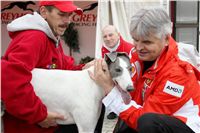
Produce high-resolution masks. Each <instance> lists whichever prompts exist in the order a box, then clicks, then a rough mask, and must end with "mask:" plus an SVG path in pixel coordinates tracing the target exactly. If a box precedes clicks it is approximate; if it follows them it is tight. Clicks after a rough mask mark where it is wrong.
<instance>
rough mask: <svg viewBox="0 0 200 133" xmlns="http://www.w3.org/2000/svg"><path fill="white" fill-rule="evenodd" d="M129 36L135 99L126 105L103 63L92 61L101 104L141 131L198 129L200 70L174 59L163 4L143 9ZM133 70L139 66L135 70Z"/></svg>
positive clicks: (175, 50) (175, 52)
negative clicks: (136, 72)
mask: <svg viewBox="0 0 200 133" xmlns="http://www.w3.org/2000/svg"><path fill="white" fill-rule="evenodd" d="M130 32H131V36H132V38H133V40H134V45H135V47H136V53H137V56H132V60H131V61H132V63H135V62H137V61H139V62H140V64H135V66H136V67H139V66H138V65H140V66H141V68H140V69H141V71H140V72H139V74H140V76H139V77H138V79H136V80H133V82H134V83H135V84H134V87H135V91H134V93H133V94H132V97H133V100H132V101H131V102H130V103H129V104H127V105H126V104H124V103H123V100H122V98H121V95H120V93H119V91H118V89H117V88H116V87H114V83H113V81H112V80H111V78H110V74H109V72H108V69H107V65H106V64H105V62H103V61H102V60H97V61H96V62H95V65H94V66H95V69H94V74H92V73H90V75H91V78H92V79H94V80H95V81H96V83H98V84H99V85H101V87H102V88H104V91H105V93H106V94H107V96H106V97H105V98H104V99H103V103H104V105H105V106H106V108H108V110H112V111H114V112H115V113H116V114H118V115H119V116H120V118H121V119H122V120H124V121H125V122H126V123H127V124H128V126H129V127H130V128H131V129H132V132H139V133H147V132H148V133H160V132H162V133H174V132H175V133H194V132H196V133H197V132H200V115H199V114H200V84H199V82H198V81H199V80H200V72H199V71H198V70H197V69H196V68H195V67H194V66H192V65H191V64H189V63H188V62H185V61H183V60H181V59H180V58H179V57H178V48H177V43H176V42H175V41H174V39H173V38H172V37H171V33H172V24H171V21H170V18H169V16H168V15H167V13H166V12H165V11H164V10H163V9H161V8H154V9H141V10H139V11H138V12H137V13H136V14H135V15H134V16H133V17H132V19H131V24H130ZM136 67H135V68H133V69H135V70H136V69H137V68H136Z"/></svg>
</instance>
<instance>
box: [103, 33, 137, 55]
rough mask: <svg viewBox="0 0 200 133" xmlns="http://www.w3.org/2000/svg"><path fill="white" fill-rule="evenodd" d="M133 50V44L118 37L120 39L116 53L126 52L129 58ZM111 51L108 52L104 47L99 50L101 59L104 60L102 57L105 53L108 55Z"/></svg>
mask: <svg viewBox="0 0 200 133" xmlns="http://www.w3.org/2000/svg"><path fill="white" fill-rule="evenodd" d="M134 50H135V47H134V45H133V44H131V43H129V42H127V41H125V40H124V39H123V38H122V37H121V36H120V39H119V45H118V47H117V48H116V50H114V51H116V52H126V53H127V54H128V55H129V57H130V58H131V55H132V52H133V51H134ZM110 52H112V51H109V49H107V48H106V47H105V46H104V45H103V46H102V48H101V53H102V58H104V55H105V54H106V53H110Z"/></svg>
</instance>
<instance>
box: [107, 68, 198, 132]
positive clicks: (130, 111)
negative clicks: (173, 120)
mask: <svg viewBox="0 0 200 133" xmlns="http://www.w3.org/2000/svg"><path fill="white" fill-rule="evenodd" d="M180 73H181V74H182V76H180ZM180 73H178V74H177V73H176V72H174V73H173V74H171V75H166V76H163V78H161V79H160V80H159V81H158V82H157V84H156V85H155V86H154V88H152V89H153V90H154V92H153V93H152V94H150V95H149V97H148V98H146V99H145V102H144V104H143V106H140V105H138V104H137V103H136V102H135V101H131V103H129V104H128V105H126V104H122V103H123V102H122V99H121V96H120V94H119V93H118V92H115V93H114V91H113V90H112V91H111V92H110V93H111V94H109V95H107V97H105V98H104V99H103V103H104V104H105V106H106V107H107V108H108V110H112V111H113V112H115V113H116V114H118V115H119V116H120V118H121V119H123V120H124V121H125V122H126V123H127V124H128V125H129V126H130V127H132V128H134V129H136V127H137V120H138V118H139V117H140V116H141V115H142V114H144V113H149V112H155V113H161V114H168V115H173V114H174V113H175V112H177V111H178V110H179V109H180V108H181V107H182V106H183V105H184V104H186V103H187V102H188V100H189V98H191V97H192V95H193V93H194V92H195V88H199V84H198V82H197V80H196V79H195V76H194V74H187V75H184V76H183V73H184V72H180ZM186 77H187V78H186ZM190 83H191V84H192V86H191V85H190ZM168 86H171V87H172V88H174V87H177V89H179V90H180V94H178V93H176V92H173V91H167V90H166V89H167V87H168ZM117 93H118V94H117ZM149 93H151V92H149Z"/></svg>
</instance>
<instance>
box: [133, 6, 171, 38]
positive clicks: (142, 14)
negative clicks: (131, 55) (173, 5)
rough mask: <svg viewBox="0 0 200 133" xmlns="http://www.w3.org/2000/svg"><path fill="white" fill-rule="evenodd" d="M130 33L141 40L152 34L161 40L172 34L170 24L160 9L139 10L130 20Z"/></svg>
mask: <svg viewBox="0 0 200 133" xmlns="http://www.w3.org/2000/svg"><path fill="white" fill-rule="evenodd" d="M130 32H131V34H135V35H136V36H137V37H141V38H148V37H149V36H150V35H152V34H154V35H156V37H158V38H159V39H161V38H162V37H163V36H164V35H167V34H171V33H172V23H171V20H170V18H169V16H168V14H167V13H166V11H165V10H164V9H162V8H151V9H150V8H149V9H141V10H139V11H138V12H137V13H136V14H135V15H134V16H132V18H131V23H130Z"/></svg>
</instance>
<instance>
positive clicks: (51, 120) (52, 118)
mask: <svg viewBox="0 0 200 133" xmlns="http://www.w3.org/2000/svg"><path fill="white" fill-rule="evenodd" d="M56 119H60V120H64V116H63V115H60V114H58V113H54V112H47V117H46V119H44V120H43V121H42V122H40V123H38V125H40V126H41V127H43V128H49V127H51V126H57V123H56Z"/></svg>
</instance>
